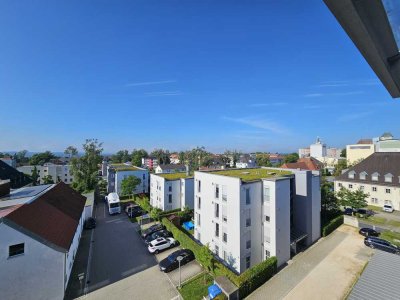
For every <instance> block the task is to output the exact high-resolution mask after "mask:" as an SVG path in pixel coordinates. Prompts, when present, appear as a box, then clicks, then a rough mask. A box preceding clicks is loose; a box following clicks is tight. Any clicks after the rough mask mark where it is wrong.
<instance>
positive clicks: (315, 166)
mask: <svg viewBox="0 0 400 300" xmlns="http://www.w3.org/2000/svg"><path fill="white" fill-rule="evenodd" d="M281 168H283V169H298V170H309V171H320V170H322V169H323V168H324V165H323V163H322V162H320V161H319V160H317V159H315V158H314V157H304V158H299V159H298V161H297V162H295V163H284V164H283V165H282V166H281Z"/></svg>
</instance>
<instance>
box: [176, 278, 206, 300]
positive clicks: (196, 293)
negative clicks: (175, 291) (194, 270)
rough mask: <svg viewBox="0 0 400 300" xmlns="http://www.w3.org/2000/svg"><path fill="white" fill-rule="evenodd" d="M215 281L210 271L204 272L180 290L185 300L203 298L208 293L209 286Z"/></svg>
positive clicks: (200, 299) (199, 299)
mask: <svg viewBox="0 0 400 300" xmlns="http://www.w3.org/2000/svg"><path fill="white" fill-rule="evenodd" d="M213 283H214V278H213V277H212V276H211V275H210V274H208V273H202V274H199V275H198V276H196V277H195V278H193V279H191V280H190V281H189V282H187V283H185V284H184V285H182V288H181V289H180V290H179V292H180V293H181V295H182V297H183V299H184V300H202V299H203V297H205V296H207V295H208V287H209V286H210V285H212V284H213Z"/></svg>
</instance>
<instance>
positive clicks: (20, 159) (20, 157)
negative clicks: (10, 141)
mask: <svg viewBox="0 0 400 300" xmlns="http://www.w3.org/2000/svg"><path fill="white" fill-rule="evenodd" d="M27 153H28V150H22V151H18V152H17V153H15V155H14V157H15V160H16V162H17V164H22V163H27V162H29V159H28V158H27V157H26V154H27Z"/></svg>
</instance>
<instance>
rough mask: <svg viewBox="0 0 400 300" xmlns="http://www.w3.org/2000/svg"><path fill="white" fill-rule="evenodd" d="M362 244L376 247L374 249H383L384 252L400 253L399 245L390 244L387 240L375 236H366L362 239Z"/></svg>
mask: <svg viewBox="0 0 400 300" xmlns="http://www.w3.org/2000/svg"><path fill="white" fill-rule="evenodd" d="M364 244H365V245H366V246H368V247H371V248H372V249H374V248H376V249H379V250H383V251H386V252H390V253H395V254H400V248H399V247H397V246H395V245H392V244H391V243H389V242H388V241H386V240H383V239H380V238H377V237H372V236H369V237H366V238H365V239H364Z"/></svg>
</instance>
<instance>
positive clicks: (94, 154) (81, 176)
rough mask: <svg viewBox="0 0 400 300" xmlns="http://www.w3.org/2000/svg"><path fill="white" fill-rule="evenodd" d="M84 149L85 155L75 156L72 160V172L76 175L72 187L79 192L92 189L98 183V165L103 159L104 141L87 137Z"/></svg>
mask: <svg viewBox="0 0 400 300" xmlns="http://www.w3.org/2000/svg"><path fill="white" fill-rule="evenodd" d="M83 150H84V155H83V156H81V157H73V158H72V160H71V173H72V175H73V176H74V181H73V183H72V187H73V188H74V189H76V190H77V191H79V192H84V191H91V190H93V189H94V188H95V186H96V184H97V175H98V165H99V164H100V163H101V161H102V156H101V153H102V152H103V148H102V143H99V142H98V141H97V139H87V140H86V141H85V143H84V144H83Z"/></svg>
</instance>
